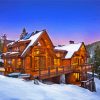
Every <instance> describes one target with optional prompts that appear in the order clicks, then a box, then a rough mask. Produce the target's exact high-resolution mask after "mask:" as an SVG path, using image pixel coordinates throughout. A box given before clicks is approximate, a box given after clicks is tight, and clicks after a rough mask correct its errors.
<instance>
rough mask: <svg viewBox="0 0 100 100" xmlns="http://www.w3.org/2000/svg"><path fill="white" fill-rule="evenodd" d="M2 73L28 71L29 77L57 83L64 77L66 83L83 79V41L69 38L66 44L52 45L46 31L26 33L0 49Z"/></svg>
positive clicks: (84, 61) (85, 57) (85, 67)
mask: <svg viewBox="0 0 100 100" xmlns="http://www.w3.org/2000/svg"><path fill="white" fill-rule="evenodd" d="M3 50H4V53H3V59H4V68H5V75H7V74H9V73H12V72H21V73H27V74H30V75H31V77H32V79H35V78H36V77H38V79H40V80H51V81H53V82H56V83H59V82H60V80H61V76H62V75H64V76H65V82H66V83H75V82H77V81H78V82H80V81H82V80H86V79H87V71H89V70H90V69H91V66H89V65H87V64H86V63H87V58H88V54H87V50H86V47H85V44H84V43H83V42H82V43H74V41H70V44H69V45H59V46H54V45H53V43H52V41H51V39H50V37H49V35H48V34H47V32H46V30H42V31H36V32H32V33H27V32H26V30H25V29H24V30H23V32H22V33H21V35H20V39H19V40H18V41H15V42H11V43H9V44H6V45H5V46H4V48H3Z"/></svg>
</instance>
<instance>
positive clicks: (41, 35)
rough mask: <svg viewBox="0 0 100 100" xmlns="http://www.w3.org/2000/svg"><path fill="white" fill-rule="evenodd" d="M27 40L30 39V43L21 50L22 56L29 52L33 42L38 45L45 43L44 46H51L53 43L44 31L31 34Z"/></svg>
mask: <svg viewBox="0 0 100 100" xmlns="http://www.w3.org/2000/svg"><path fill="white" fill-rule="evenodd" d="M28 40H30V43H29V44H28V46H27V47H26V48H25V50H24V51H23V53H22V55H21V56H22V57H24V56H25V55H26V54H27V53H28V52H29V50H30V47H32V46H34V45H35V44H39V45H40V46H42V45H45V46H46V47H47V46H50V47H53V43H52V42H51V40H50V38H49V36H48V34H47V32H46V31H40V32H38V33H36V34H35V35H32V36H31V37H30V38H29V39H28Z"/></svg>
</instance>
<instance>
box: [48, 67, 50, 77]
mask: <svg viewBox="0 0 100 100" xmlns="http://www.w3.org/2000/svg"><path fill="white" fill-rule="evenodd" d="M48 75H49V76H50V67H48Z"/></svg>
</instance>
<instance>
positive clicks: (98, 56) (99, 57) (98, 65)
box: [94, 46, 100, 75]
mask: <svg viewBox="0 0 100 100" xmlns="http://www.w3.org/2000/svg"><path fill="white" fill-rule="evenodd" d="M94 67H95V73H97V74H98V75H100V46H97V47H96V49H95V55H94Z"/></svg>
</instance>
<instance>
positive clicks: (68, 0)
mask: <svg viewBox="0 0 100 100" xmlns="http://www.w3.org/2000/svg"><path fill="white" fill-rule="evenodd" d="M24 27H25V28H26V30H27V31H28V32H29V33H30V32H33V31H36V30H42V29H46V30H47V32H48V34H49V36H50V38H51V40H52V41H53V43H54V44H66V43H68V41H69V40H74V41H75V42H82V41H83V42H85V43H86V44H88V43H92V42H94V41H99V40H100V0H0V35H2V34H7V36H8V38H9V39H16V40H17V39H18V38H19V35H20V33H21V31H22V29H23V28H24Z"/></svg>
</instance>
